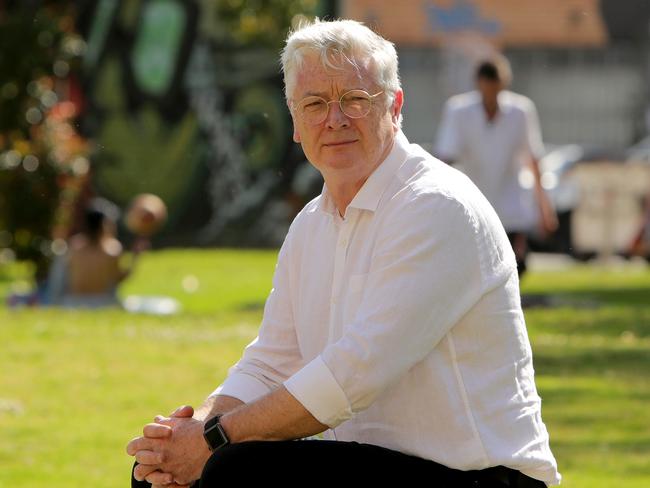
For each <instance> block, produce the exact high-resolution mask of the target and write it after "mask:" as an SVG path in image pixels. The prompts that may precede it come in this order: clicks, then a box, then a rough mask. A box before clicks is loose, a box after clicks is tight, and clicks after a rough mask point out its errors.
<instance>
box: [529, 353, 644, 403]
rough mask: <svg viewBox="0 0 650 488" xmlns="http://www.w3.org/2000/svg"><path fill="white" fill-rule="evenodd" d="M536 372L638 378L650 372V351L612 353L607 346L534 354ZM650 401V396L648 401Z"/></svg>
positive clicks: (554, 374) (555, 374) (558, 374)
mask: <svg viewBox="0 0 650 488" xmlns="http://www.w3.org/2000/svg"><path fill="white" fill-rule="evenodd" d="M534 358H535V359H534V360H535V369H536V370H537V371H539V372H540V373H542V374H544V375H553V376H571V375H573V376H593V375H602V374H608V375H612V376H619V375H622V376H639V374H640V373H641V372H642V371H645V372H647V371H650V351H648V350H647V349H644V348H638V349H636V348H635V349H631V348H622V349H610V348H608V347H606V346H603V347H592V348H585V349H579V350H576V349H573V348H569V347H565V348H562V349H559V350H554V352H552V353H549V352H547V351H545V348H543V349H541V350H538V351H536V352H535V356H534ZM648 400H650V396H649V397H648Z"/></svg>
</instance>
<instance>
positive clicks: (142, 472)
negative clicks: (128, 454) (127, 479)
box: [133, 464, 158, 481]
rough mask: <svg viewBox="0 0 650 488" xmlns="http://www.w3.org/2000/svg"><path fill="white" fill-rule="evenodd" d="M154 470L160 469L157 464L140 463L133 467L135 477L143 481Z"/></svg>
mask: <svg viewBox="0 0 650 488" xmlns="http://www.w3.org/2000/svg"><path fill="white" fill-rule="evenodd" d="M154 471H158V467H157V466H149V465H146V464H138V465H137V466H136V467H135V468H134V469H133V477H134V478H135V479H136V480H138V481H142V480H144V479H145V478H146V477H147V476H149V475H150V474H151V473H153V472H154Z"/></svg>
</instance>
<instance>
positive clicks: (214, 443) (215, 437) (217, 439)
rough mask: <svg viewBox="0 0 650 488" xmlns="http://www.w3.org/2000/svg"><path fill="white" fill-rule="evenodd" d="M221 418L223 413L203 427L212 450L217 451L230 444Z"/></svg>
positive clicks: (206, 440)
mask: <svg viewBox="0 0 650 488" xmlns="http://www.w3.org/2000/svg"><path fill="white" fill-rule="evenodd" d="M220 420H221V414H219V415H217V416H215V417H212V418H211V419H210V420H208V421H207V422H206V423H205V427H204V428H203V437H204V438H205V442H207V443H208V447H209V448H210V450H211V451H216V450H217V449H221V448H222V447H224V446H227V445H228V444H230V440H228V436H227V435H226V431H225V430H223V427H222V426H221V423H220V422H219V421H220Z"/></svg>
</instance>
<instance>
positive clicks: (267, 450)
mask: <svg viewBox="0 0 650 488" xmlns="http://www.w3.org/2000/svg"><path fill="white" fill-rule="evenodd" d="M396 478H399V479H402V480H403V483H400V484H399V485H400V486H428V487H432V488H470V487H471V488H509V487H517V488H545V487H546V484H545V483H543V482H541V481H538V480H535V479H533V478H530V477H528V476H525V475H523V474H522V473H520V472H519V471H515V470H512V469H509V468H505V467H503V466H497V467H494V468H488V469H485V470H481V471H458V470H455V469H450V468H447V467H445V466H442V465H441V464H438V463H435V462H433V461H430V460H427V459H422V458H418V457H415V456H409V455H407V454H403V453H401V452H397V451H392V450H390V449H386V448H383V447H379V446H374V445H371V444H359V443H356V442H340V441H323V440H300V441H280V442H271V441H253V442H242V443H239V444H232V445H229V446H226V447H224V448H222V449H219V450H217V451H216V452H215V453H214V454H213V455H212V457H211V458H210V459H209V460H208V462H207V463H206V465H205V468H204V470H203V474H202V475H201V479H200V480H199V481H197V482H196V483H195V484H194V485H193V486H194V487H195V488H216V487H223V486H224V483H225V482H230V481H235V482H239V483H242V484H243V486H267V485H268V484H269V483H272V482H277V483H278V485H279V486H283V487H286V486H311V485H312V484H318V483H320V482H322V481H323V480H325V479H329V480H331V482H332V483H333V482H335V484H336V485H337V486H352V484H353V483H354V484H358V485H357V486H371V483H372V484H377V486H383V485H384V484H385V483H388V482H391V484H394V481H391V480H395V479H396ZM254 483H260V484H259V485H255V484H254ZM262 483H264V484H262ZM150 486H151V485H150V484H149V483H147V482H146V481H136V480H135V479H134V478H133V476H132V477H131V487H132V488H148V487H150Z"/></svg>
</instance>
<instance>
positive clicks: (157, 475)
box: [145, 471, 174, 486]
mask: <svg viewBox="0 0 650 488" xmlns="http://www.w3.org/2000/svg"><path fill="white" fill-rule="evenodd" d="M145 479H146V480H147V481H148V482H149V483H151V484H152V485H165V486H167V485H169V484H170V483H172V482H173V481H174V478H173V477H172V475H171V474H170V473H163V472H162V471H154V472H152V473H150V474H148V475H147V476H146V477H145Z"/></svg>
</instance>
